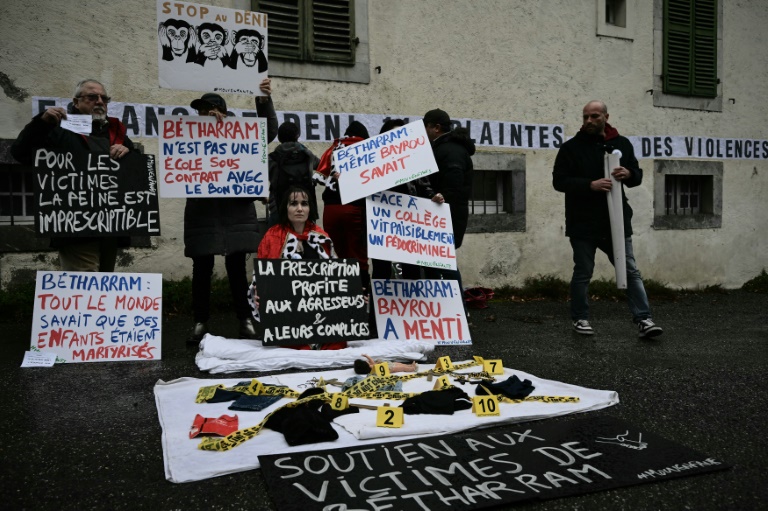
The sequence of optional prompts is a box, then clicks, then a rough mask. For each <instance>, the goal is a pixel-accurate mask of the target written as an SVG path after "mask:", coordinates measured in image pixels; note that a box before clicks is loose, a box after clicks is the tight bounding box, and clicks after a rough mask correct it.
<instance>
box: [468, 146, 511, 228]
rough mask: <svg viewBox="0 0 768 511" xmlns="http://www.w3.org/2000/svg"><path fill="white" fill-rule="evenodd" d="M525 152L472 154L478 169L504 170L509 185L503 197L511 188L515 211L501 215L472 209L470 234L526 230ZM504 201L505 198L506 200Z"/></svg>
mask: <svg viewBox="0 0 768 511" xmlns="http://www.w3.org/2000/svg"><path fill="white" fill-rule="evenodd" d="M525 160H526V158H525V155H524V154H519V153H502V152H491V151H479V152H477V153H475V155H474V156H473V157H472V163H473V166H474V171H475V172H504V173H506V174H508V176H509V178H508V180H504V182H505V183H508V184H509V186H508V187H506V186H505V188H507V189H506V190H501V192H502V194H503V198H507V194H508V193H509V191H510V189H511V193H512V205H511V209H512V211H508V212H506V213H501V214H483V213H476V214H472V212H471V209H470V215H469V220H468V222H467V231H466V232H467V233H468V234H469V233H493V232H525V230H526V221H525V210H526V200H525V193H526V189H525V188H526V185H525ZM502 200H503V199H502Z"/></svg>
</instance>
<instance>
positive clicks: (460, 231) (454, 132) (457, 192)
mask: <svg viewBox="0 0 768 511" xmlns="http://www.w3.org/2000/svg"><path fill="white" fill-rule="evenodd" d="M424 126H425V127H426V130H427V136H428V137H429V140H430V142H431V143H432V151H433V152H434V153H435V161H436V162H437V168H438V171H437V173H436V174H432V175H430V176H429V181H430V182H431V183H432V187H433V188H434V189H435V192H437V193H436V194H435V195H434V196H433V197H432V200H433V201H434V202H437V203H443V202H446V203H448V205H449V206H450V208H451V220H452V221H453V235H454V243H455V246H456V248H457V249H458V248H459V247H461V243H462V241H463V240H464V232H465V231H466V230H467V222H468V221H469V199H470V197H471V196H472V169H473V165H472V158H471V156H472V155H473V154H475V141H474V140H473V139H471V138H469V132H468V131H467V130H466V129H464V128H457V129H452V125H451V118H450V117H449V116H448V114H447V113H446V112H445V111H443V110H440V109H439V108H437V109H434V110H430V111H429V112H427V113H426V114H424ZM424 272H425V275H426V276H427V278H432V279H438V278H443V279H450V280H456V281H458V283H459V289H462V286H461V273H459V270H458V268H457V269H456V270H446V269H438V268H425V269H424Z"/></svg>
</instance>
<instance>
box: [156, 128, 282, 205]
mask: <svg viewBox="0 0 768 511" xmlns="http://www.w3.org/2000/svg"><path fill="white" fill-rule="evenodd" d="M158 122H159V123H160V124H159V126H160V137H161V140H160V195H161V196H163V197H198V198H204V197H267V196H268V195H269V178H268V169H267V167H268V164H267V157H268V156H269V155H268V153H267V121H266V119H260V118H256V117H247V118H240V119H238V118H232V117H230V118H226V119H224V120H223V121H221V122H220V121H217V120H216V118H215V117H197V116H194V117H191V116H170V115H162V116H160V117H159V118H158Z"/></svg>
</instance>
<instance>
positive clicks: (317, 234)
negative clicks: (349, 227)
mask: <svg viewBox="0 0 768 511" xmlns="http://www.w3.org/2000/svg"><path fill="white" fill-rule="evenodd" d="M278 214H279V222H278V223H277V224H276V225H273V226H272V227H271V228H270V229H269V230H268V231H267V232H266V234H264V238H263V239H262V240H261V243H259V249H258V252H257V254H256V256H257V257H258V258H259V259H331V258H334V257H336V253H335V252H334V249H333V241H331V237H330V236H328V233H326V232H325V231H324V230H322V229H321V228H320V227H318V225H317V224H316V223H315V220H317V218H318V214H317V209H316V206H315V203H314V202H313V201H310V199H309V196H308V195H307V192H306V190H304V189H303V188H300V187H298V186H291V187H290V188H288V191H287V192H286V193H285V195H284V196H283V199H282V201H281V203H280V206H279V208H278ZM248 301H249V303H250V304H251V310H252V311H253V317H254V319H256V320H257V321H258V320H259V316H258V310H259V305H258V296H257V295H256V276H255V275H254V277H253V282H252V283H251V287H250V289H249V292H248ZM286 347H287V348H292V349H299V350H309V349H313V346H310V345H309V344H303V345H298V346H286ZM346 347H347V343H346V342H332V343H326V344H320V345H319V346H317V349H321V350H340V349H343V348H346Z"/></svg>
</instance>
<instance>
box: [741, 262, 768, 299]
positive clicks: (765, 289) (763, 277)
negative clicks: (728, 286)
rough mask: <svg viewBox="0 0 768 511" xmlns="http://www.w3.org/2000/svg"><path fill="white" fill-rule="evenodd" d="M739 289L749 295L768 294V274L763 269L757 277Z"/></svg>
mask: <svg viewBox="0 0 768 511" xmlns="http://www.w3.org/2000/svg"><path fill="white" fill-rule="evenodd" d="M741 289H743V290H744V291H748V292H750V293H764V294H765V293H768V273H766V272H765V268H763V271H761V272H760V274H759V275H758V276H757V277H754V278H752V279H749V280H748V281H746V282H745V283H744V285H743V286H741Z"/></svg>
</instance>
